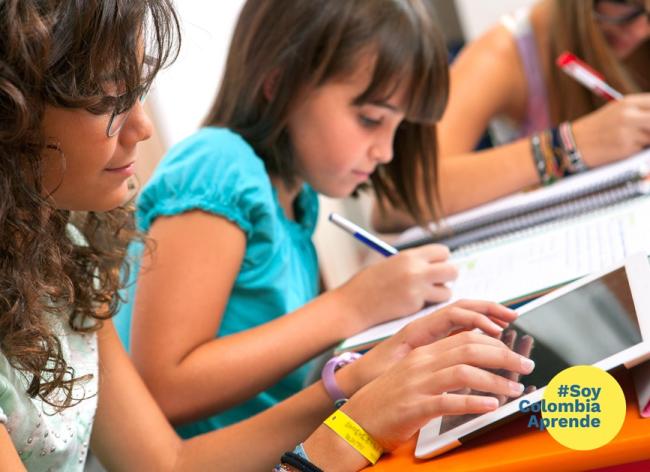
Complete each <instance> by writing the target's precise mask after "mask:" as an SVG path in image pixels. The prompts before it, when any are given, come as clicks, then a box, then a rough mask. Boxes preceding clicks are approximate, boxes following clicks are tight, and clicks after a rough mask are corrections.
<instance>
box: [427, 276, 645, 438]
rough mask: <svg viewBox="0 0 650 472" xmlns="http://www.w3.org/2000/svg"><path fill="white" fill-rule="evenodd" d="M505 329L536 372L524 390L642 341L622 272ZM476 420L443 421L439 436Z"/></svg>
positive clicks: (534, 311) (450, 418)
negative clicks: (523, 351) (532, 363)
mask: <svg viewBox="0 0 650 472" xmlns="http://www.w3.org/2000/svg"><path fill="white" fill-rule="evenodd" d="M508 329H511V330H512V331H514V333H512V332H511V333H508V334H506V333H507V331H506V333H504V337H505V336H511V337H514V338H515V342H514V345H513V348H514V350H515V351H520V352H521V351H522V350H526V349H528V350H530V355H529V357H530V358H531V359H533V360H534V361H535V370H534V371H533V372H532V373H531V374H530V375H526V376H522V377H521V378H520V379H519V381H520V382H521V383H523V384H524V385H525V386H526V387H527V389H528V390H530V389H531V388H540V387H543V386H545V385H546V384H548V382H549V381H550V380H551V379H552V378H553V377H554V376H555V374H557V373H558V372H560V371H562V370H564V369H566V368H567V367H570V366H572V365H579V364H594V363H596V362H599V361H601V360H602V359H605V358H607V357H610V356H612V355H614V354H616V353H617V352H620V351H622V350H624V349H627V348H629V347H631V346H634V345H636V344H638V343H640V342H642V337H641V331H640V328H639V322H638V319H637V316H636V311H635V309H634V303H633V301H632V293H631V292H630V287H629V284H628V279H627V275H626V272H625V268H624V267H621V268H619V269H617V270H615V271H612V272H609V273H608V274H606V275H604V276H603V277H600V278H598V279H596V280H594V281H592V282H589V283H587V284H585V285H583V286H581V287H578V288H577V289H575V290H573V291H571V292H568V293H566V294H564V295H561V296H559V297H558V298H555V299H553V300H550V301H549V302H547V303H545V304H543V305H541V306H539V307H537V308H533V309H532V310H530V311H528V312H526V313H524V314H522V315H521V316H520V317H519V318H518V319H517V321H515V322H514V323H512V324H511V325H510V327H509V328H508ZM504 342H505V341H504ZM531 342H532V347H531ZM513 400H516V399H508V400H507V401H513ZM477 416H479V415H464V416H446V417H443V418H442V421H441V424H440V433H439V434H443V433H445V432H446V431H449V430H450V429H453V428H455V427H457V426H460V425H461V424H463V423H465V422H467V421H469V420H471V419H473V418H476V417H477Z"/></svg>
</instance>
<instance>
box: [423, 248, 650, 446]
mask: <svg viewBox="0 0 650 472" xmlns="http://www.w3.org/2000/svg"><path fill="white" fill-rule="evenodd" d="M623 266H624V267H625V272H626V275H627V280H628V283H629V286H630V292H631V295H632V301H633V303H634V309H635V310H636V315H637V319H638V323H639V331H640V333H641V342H640V343H638V344H635V345H634V346H630V347H629V348H627V349H624V350H623V351H620V352H618V353H616V354H613V355H611V356H609V357H607V358H604V359H602V360H600V361H598V362H596V363H594V364H593V365H594V366H596V367H600V368H602V369H604V370H610V369H613V368H614V367H617V366H620V365H625V366H626V367H628V368H629V367H632V366H634V365H636V364H639V363H641V362H643V361H644V360H646V359H648V358H649V357H650V289H649V288H650V263H649V261H648V255H647V254H645V253H635V254H632V255H631V256H629V257H627V258H626V259H625V262H624V263H619V264H617V265H615V266H613V267H609V268H607V269H604V270H602V271H599V272H597V273H595V274H592V275H589V276H586V277H583V278H581V279H579V280H576V281H575V282H572V283H570V284H567V285H566V286H564V287H562V288H560V289H558V290H555V291H553V292H551V293H549V294H548V295H545V296H543V297H540V298H538V299H537V300H534V301H532V302H530V303H528V304H526V305H524V306H522V307H520V308H519V309H518V310H517V311H518V312H519V314H520V315H523V314H525V313H527V312H529V311H532V310H534V309H536V308H537V307H539V306H541V305H544V304H546V303H549V302H551V301H553V300H555V299H556V298H559V297H561V296H562V295H565V294H566V293H569V292H571V291H573V290H575V289H577V288H579V287H582V286H583V285H586V284H588V283H590V282H593V281H594V280H597V279H599V278H601V277H603V276H604V275H606V274H609V273H610V272H613V271H615V270H618V269H620V268H621V267H623ZM545 388H546V387H545V386H544V387H542V388H539V389H538V390H536V391H534V392H531V393H529V394H526V395H523V396H521V397H519V398H518V399H517V400H516V401H511V402H509V403H506V404H505V405H503V406H501V407H500V408H498V409H496V410H494V411H492V412H490V413H485V414H483V415H481V416H479V417H477V418H473V419H471V420H470V421H467V422H466V423H463V424H461V425H459V426H457V427H456V428H453V429H450V430H449V431H446V432H445V433H443V434H438V432H439V431H440V425H441V420H442V418H441V417H438V418H435V419H433V420H431V421H430V422H429V423H427V424H426V425H425V426H424V427H423V428H422V429H421V430H420V434H419V436H418V441H417V446H416V449H415V457H417V458H418V459H426V458H431V457H434V456H437V455H440V454H442V453H444V452H446V451H448V450H450V449H453V448H454V447H457V446H459V445H461V444H463V443H464V442H467V440H468V439H470V438H471V437H474V436H477V435H479V434H481V432H482V430H483V429H486V428H489V427H491V426H494V425H495V424H496V423H497V422H501V421H504V420H506V419H508V418H509V417H511V416H513V415H516V414H517V413H519V411H518V405H519V402H520V401H521V400H523V399H526V400H529V401H530V402H531V404H532V403H535V402H537V401H539V400H541V399H542V396H543V394H544V390H545Z"/></svg>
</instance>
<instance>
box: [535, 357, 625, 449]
mask: <svg viewBox="0 0 650 472" xmlns="http://www.w3.org/2000/svg"><path fill="white" fill-rule="evenodd" d="M540 410H541V414H542V421H543V423H544V427H545V429H547V430H548V432H549V433H550V435H551V436H553V438H554V439H555V440H556V441H557V442H559V443H560V444H562V445H564V446H566V447H568V448H570V449H576V450H579V451H587V450H590V449H596V448H599V447H601V446H604V445H605V444H607V443H608V442H610V441H611V440H612V439H614V438H615V437H616V435H617V434H618V432H619V431H620V430H621V427H622V426H623V421H625V395H624V394H623V390H622V389H621V386H620V385H619V384H618V382H616V380H615V379H614V377H612V376H611V375H610V374H609V373H607V372H605V371H604V370H602V369H599V368H598V367H593V366H589V365H580V366H574V367H569V368H568V369H565V370H563V371H562V372H560V373H559V374H557V375H556V376H555V377H553V379H552V380H551V382H550V383H549V384H548V386H547V387H546V390H545V391H544V397H543V400H542V402H541V405H540Z"/></svg>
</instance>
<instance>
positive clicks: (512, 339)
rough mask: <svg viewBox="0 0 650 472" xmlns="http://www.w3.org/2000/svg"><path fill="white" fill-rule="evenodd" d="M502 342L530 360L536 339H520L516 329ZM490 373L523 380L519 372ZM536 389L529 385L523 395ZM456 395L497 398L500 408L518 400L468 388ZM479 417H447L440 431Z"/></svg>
mask: <svg viewBox="0 0 650 472" xmlns="http://www.w3.org/2000/svg"><path fill="white" fill-rule="evenodd" d="M501 341H502V342H503V343H504V344H505V345H506V346H507V347H508V349H510V350H511V351H513V352H516V353H517V354H519V355H521V356H524V357H528V358H529V357H530V354H531V353H532V351H533V346H534V339H533V338H532V336H529V335H524V336H522V337H521V338H519V337H518V336H517V332H516V331H515V330H514V329H506V330H505V331H504V332H503V335H502V336H501ZM490 371H491V372H493V373H495V374H496V375H500V376H502V377H504V378H505V379H507V380H510V381H512V382H519V380H520V378H521V373H520V372H517V371H509V370H505V369H495V370H492V369H491V370H490ZM536 389H537V388H536V387H535V386H534V385H528V386H526V387H525V388H524V391H523V393H522V394H521V395H525V394H527V393H530V392H533V391H535V390H536ZM454 393H456V394H461V395H467V394H472V395H482V396H492V397H493V398H496V400H497V401H498V402H499V406H502V405H504V404H505V403H507V402H508V401H509V400H511V399H514V398H516V397H511V396H510V397H509V396H506V395H489V394H486V393H483V392H477V391H472V390H470V389H467V388H464V389H462V390H459V391H456V392H454ZM477 416H479V414H467V415H454V416H445V417H444V418H443V419H442V423H441V425H440V431H441V433H442V432H445V431H449V430H450V429H454V428H456V427H457V426H460V425H461V424H463V423H466V422H468V421H469V420H471V419H473V418H476V417H477Z"/></svg>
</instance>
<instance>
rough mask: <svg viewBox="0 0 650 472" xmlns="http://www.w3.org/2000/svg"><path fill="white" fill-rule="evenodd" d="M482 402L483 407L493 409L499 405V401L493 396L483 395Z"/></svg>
mask: <svg viewBox="0 0 650 472" xmlns="http://www.w3.org/2000/svg"><path fill="white" fill-rule="evenodd" d="M482 402H483V406H485V408H491V409H494V408H496V407H498V406H499V401H498V400H497V399H496V398H493V397H485V398H483V400H482Z"/></svg>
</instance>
